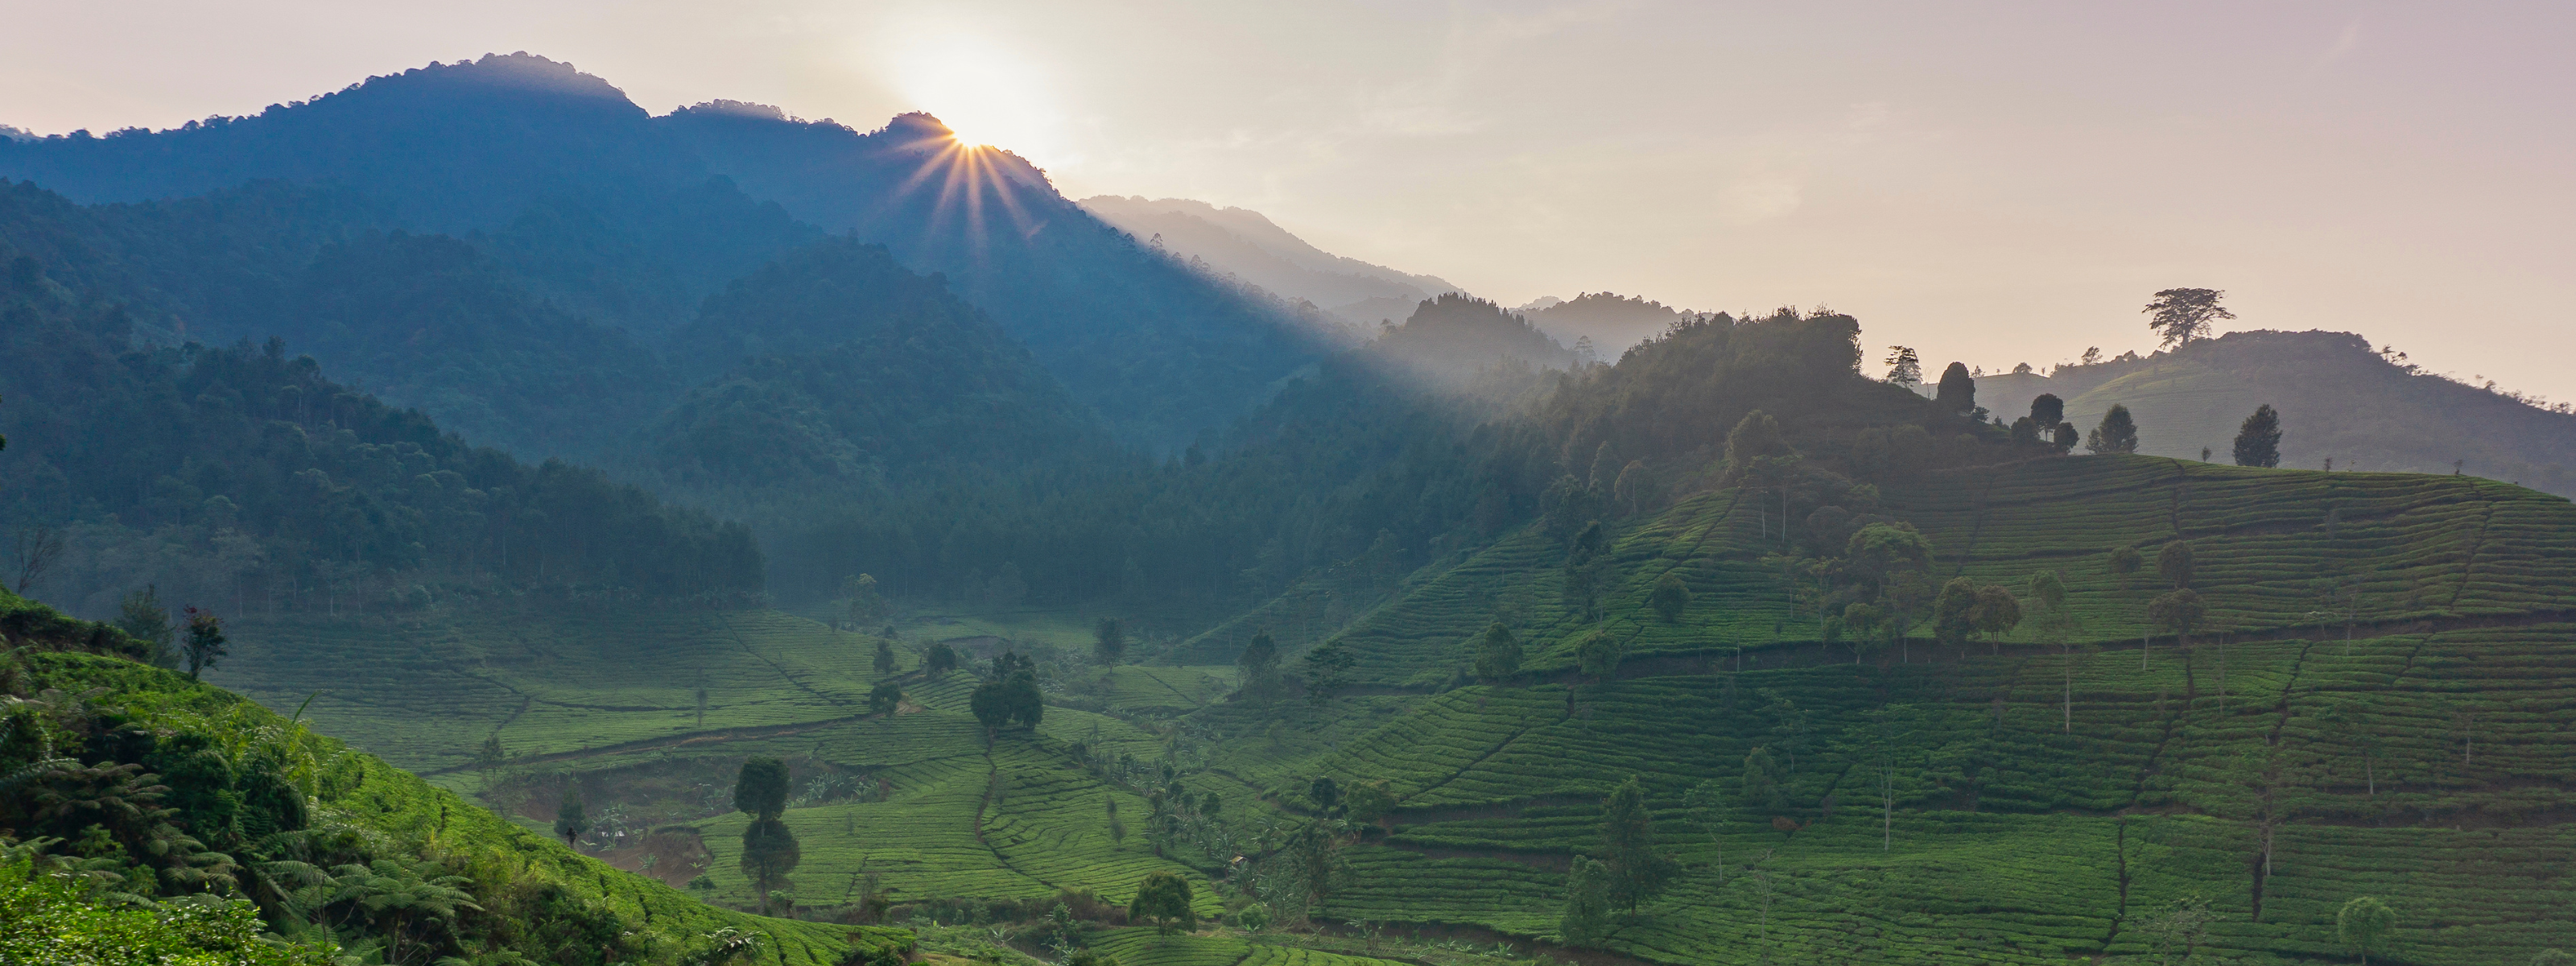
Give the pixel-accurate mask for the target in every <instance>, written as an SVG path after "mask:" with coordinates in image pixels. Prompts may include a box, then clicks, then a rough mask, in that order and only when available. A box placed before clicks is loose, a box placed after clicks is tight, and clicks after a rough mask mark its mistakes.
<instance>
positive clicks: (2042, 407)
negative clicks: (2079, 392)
mask: <svg viewBox="0 0 2576 966" xmlns="http://www.w3.org/2000/svg"><path fill="white" fill-rule="evenodd" d="M2030 421H2031V422H2034V423H2038V424H2039V425H2040V426H2042V427H2045V428H2051V429H2054V428H2056V426H2057V424H2059V423H2062V422H2065V421H2066V401H2065V400H2062V399H2059V398H2057V394H2056V393H2053V392H2043V393H2040V394H2039V395H2037V396H2034V397H2032V398H2031V401H2030Z"/></svg>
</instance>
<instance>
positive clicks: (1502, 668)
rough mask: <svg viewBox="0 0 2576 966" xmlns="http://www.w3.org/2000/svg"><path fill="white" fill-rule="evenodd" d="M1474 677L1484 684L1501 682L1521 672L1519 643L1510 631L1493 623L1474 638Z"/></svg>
mask: <svg viewBox="0 0 2576 966" xmlns="http://www.w3.org/2000/svg"><path fill="white" fill-rule="evenodd" d="M1475 648H1476V650H1475V659H1476V677H1477V679H1479V680H1482V681H1486V682H1489V683H1491V682H1501V681H1504V680H1508V679H1510V678H1511V677H1512V676H1513V675H1515V674H1519V673H1520V670H1521V642H1520V639H1519V638H1517V637H1513V636H1512V629H1511V628H1509V627H1505V626H1503V622H1501V621H1495V622H1493V623H1492V624H1489V625H1486V627H1485V632H1484V633H1482V634H1479V635H1477V636H1476V644H1475Z"/></svg>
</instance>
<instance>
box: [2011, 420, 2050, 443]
mask: <svg viewBox="0 0 2576 966" xmlns="http://www.w3.org/2000/svg"><path fill="white" fill-rule="evenodd" d="M2012 441H2013V445H2015V446H2041V445H2045V443H2046V441H2045V440H2042V439H2040V438H2039V421H2038V420H2034V419H2032V418H2030V417H2028V416H2024V417H2022V418H2020V419H2016V420H2013V421H2012Z"/></svg>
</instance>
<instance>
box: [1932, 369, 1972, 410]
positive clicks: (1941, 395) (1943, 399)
mask: <svg viewBox="0 0 2576 966" xmlns="http://www.w3.org/2000/svg"><path fill="white" fill-rule="evenodd" d="M1932 401H1933V402H1935V403H1939V404H1940V406H1941V410H1942V411H1943V412H1953V413H1964V412H1968V411H1970V410H1973V409H1975V408H1977V377H1975V376H1971V375H1969V374H1968V366H1967V364H1966V363H1962V362H1953V363H1951V364H1950V367H1949V368H1947V369H1943V370H1941V385H1940V386H1939V387H1938V388H1936V389H1934V390H1933V396H1932Z"/></svg>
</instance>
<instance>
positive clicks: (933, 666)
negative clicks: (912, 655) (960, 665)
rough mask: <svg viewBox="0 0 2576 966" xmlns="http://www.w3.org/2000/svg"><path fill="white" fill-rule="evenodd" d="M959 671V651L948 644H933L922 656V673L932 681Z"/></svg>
mask: <svg viewBox="0 0 2576 966" xmlns="http://www.w3.org/2000/svg"><path fill="white" fill-rule="evenodd" d="M954 670H957V649H956V648H953V647H950V646H948V645H946V644H933V645H930V649H929V650H927V651H924V652H922V654H921V673H922V674H923V675H924V676H926V677H929V678H930V679H932V680H938V679H939V676H940V675H943V674H946V673H948V672H950V671H954Z"/></svg>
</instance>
